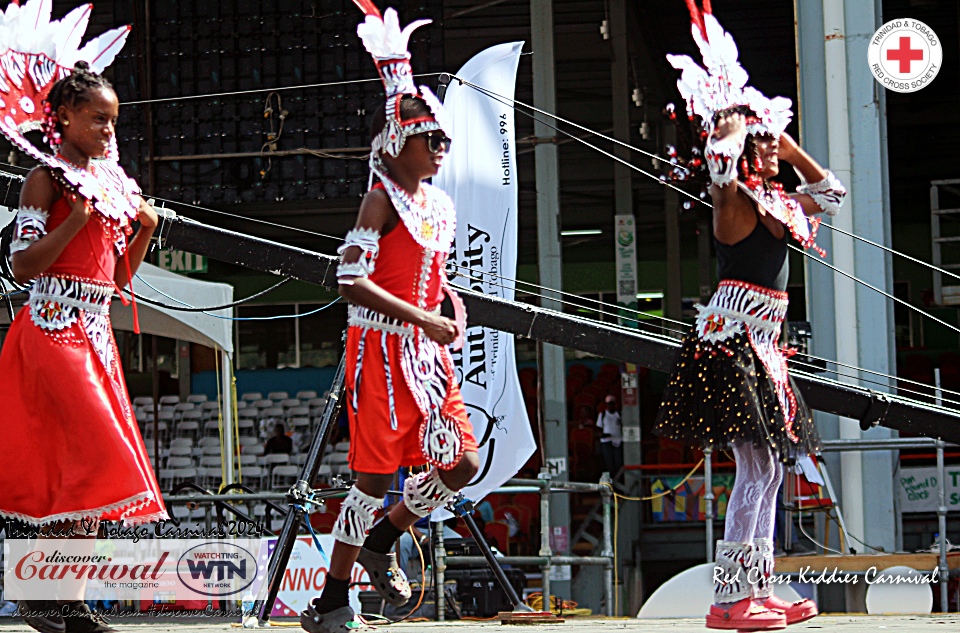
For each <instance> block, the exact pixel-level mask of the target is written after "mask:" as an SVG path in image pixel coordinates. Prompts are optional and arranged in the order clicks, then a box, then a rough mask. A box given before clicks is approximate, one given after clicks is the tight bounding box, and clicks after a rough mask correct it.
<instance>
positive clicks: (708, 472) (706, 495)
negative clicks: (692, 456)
mask: <svg viewBox="0 0 960 633" xmlns="http://www.w3.org/2000/svg"><path fill="white" fill-rule="evenodd" d="M713 500H714V496H713V448H712V447H710V446H706V447H704V449H703V502H704V509H703V514H704V519H706V521H707V523H706V532H707V562H708V563H712V562H713Z"/></svg>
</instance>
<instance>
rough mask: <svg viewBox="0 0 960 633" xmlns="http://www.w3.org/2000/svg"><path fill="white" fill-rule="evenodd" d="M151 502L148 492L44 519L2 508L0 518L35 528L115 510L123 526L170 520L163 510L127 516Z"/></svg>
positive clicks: (92, 516)
mask: <svg viewBox="0 0 960 633" xmlns="http://www.w3.org/2000/svg"><path fill="white" fill-rule="evenodd" d="M151 501H156V497H154V495H153V492H151V491H149V490H148V491H146V492H141V493H138V494H136V495H134V496H132V497H129V498H127V499H124V500H123V501H119V502H117V503H112V504H110V505H106V506H101V507H99V508H91V509H89V510H75V511H73V512H61V513H60V514H53V515H50V516H45V517H33V516H30V515H27V514H23V513H21V512H13V511H12V510H4V509H3V508H0V516H5V517H9V518H11V519H16V520H17V521H23V522H24V523H28V524H30V525H36V526H41V525H45V524H47V523H56V522H58V521H81V520H83V519H90V518H94V519H99V518H101V517H102V516H103V515H104V514H109V513H111V512H116V511H117V510H120V511H121V514H120V521H121V522H122V523H123V524H124V525H139V524H141V523H151V522H153V521H160V520H164V519H169V518H170V516H169V515H168V514H167V512H166V511H165V510H161V511H160V512H155V513H153V514H149V515H145V516H135V517H131V516H129V515H130V514H132V513H134V512H136V511H137V510H139V509H140V508H143V507H145V506H146V505H147V504H149V503H150V502H151Z"/></svg>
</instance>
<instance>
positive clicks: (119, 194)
mask: <svg viewBox="0 0 960 633" xmlns="http://www.w3.org/2000/svg"><path fill="white" fill-rule="evenodd" d="M52 5H53V2H52V0H28V1H27V2H26V3H24V4H23V5H22V6H21V5H20V4H19V3H18V1H17V0H14V1H13V2H11V3H10V4H9V5H7V8H6V10H5V11H4V12H3V13H2V14H0V133H2V134H3V135H4V136H6V137H7V138H8V139H9V140H10V142H12V143H13V144H14V145H16V146H17V148H19V149H20V150H22V151H23V152H25V153H26V154H28V155H30V156H32V157H33V158H35V159H36V160H38V161H40V162H41V163H44V164H45V165H47V166H48V167H50V168H51V169H53V170H54V171H55V172H56V173H57V174H58V175H59V176H62V177H63V178H64V179H65V181H66V182H67V183H68V184H69V185H70V186H71V187H73V188H74V189H75V190H76V191H77V192H78V193H79V194H80V195H82V196H83V197H84V198H87V199H88V200H90V201H91V202H93V204H94V207H95V208H96V209H97V210H98V211H99V212H101V213H103V214H104V215H105V216H107V217H110V218H113V219H116V220H119V219H121V218H124V217H125V218H129V219H133V218H135V217H136V216H137V203H136V202H135V200H134V199H133V198H132V196H133V194H138V193H139V188H138V187H137V186H136V183H134V182H133V181H132V180H130V179H129V178H127V176H126V174H125V173H124V172H123V169H121V168H120V166H119V165H118V164H117V155H116V139H112V142H111V151H110V153H109V154H108V156H107V158H105V159H102V160H97V161H95V168H96V169H95V171H96V172H97V175H94V174H92V173H91V172H88V171H85V170H81V169H77V168H75V167H72V166H71V165H70V164H69V163H66V162H65V161H63V160H60V159H59V158H57V157H56V156H54V155H52V154H48V153H46V152H43V151H41V150H40V149H38V148H37V147H36V146H35V145H34V144H33V143H31V142H30V141H28V140H27V139H26V138H25V137H24V134H25V133H26V132H29V131H31V130H37V129H40V128H41V124H42V122H43V120H44V117H45V113H44V107H43V106H44V103H43V102H44V101H45V100H46V98H47V95H49V94H50V89H51V88H52V87H53V84H55V83H56V82H57V81H58V80H59V79H62V78H63V77H67V76H68V75H70V73H71V72H72V71H73V67H74V65H75V64H76V63H77V62H79V61H85V62H87V64H89V65H90V70H91V71H93V72H95V73H101V72H103V70H104V69H105V68H106V67H107V66H109V65H110V64H111V63H112V62H113V60H114V58H115V57H116V56H117V53H118V52H120V49H122V48H123V45H124V43H125V42H126V40H127V35H128V34H129V33H130V27H129V26H122V27H120V28H116V29H113V30H111V31H107V32H106V33H104V34H102V35H100V36H99V37H97V38H95V39H93V40H91V41H90V42H88V43H87V44H86V45H85V46H84V47H83V48H80V40H81V39H82V38H83V34H84V32H85V31H86V29H87V23H88V22H89V20H90V13H91V12H92V11H93V5H92V4H85V5H82V6H79V7H77V8H76V9H74V10H73V11H71V12H70V13H68V14H67V15H66V16H65V17H64V18H63V19H62V20H52V21H51V20H50V15H51V9H52Z"/></svg>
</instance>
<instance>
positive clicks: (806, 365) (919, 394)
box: [789, 359, 960, 408]
mask: <svg viewBox="0 0 960 633" xmlns="http://www.w3.org/2000/svg"><path fill="white" fill-rule="evenodd" d="M789 362H790V363H791V364H793V365H794V366H799V367H801V368H809V369H807V371H813V370H815V371H824V370H823V368H822V367H818V366H816V365H811V364H810V363H806V362H804V361H798V360H794V359H791V360H790V361H789ZM826 372H827V373H830V374H835V375H836V376H837V377H838V378H849V379H851V380H854V381H857V382H858V383H866V384H868V385H877V386H879V387H886V388H892V389H896V390H897V391H896V394H895V395H901V396H903V395H906V394H910V395H911V396H916V397H917V399H921V398H922V399H927V400H929V399H932V398H934V397H935V396H934V395H933V394H930V393H923V392H921V391H916V390H914V389H907V388H905V387H898V386H896V385H888V384H886V383H882V382H879V381H877V380H871V379H869V378H862V377H860V376H851V375H849V374H843V373H840V372H839V371H837V370H835V369H827V370H826ZM837 382H844V381H841V380H838V381H837ZM844 384H850V383H844ZM917 384H919V385H921V386H923V387H926V388H928V389H935V387H933V386H932V385H927V384H924V383H917ZM858 386H861V387H864V388H868V387H866V386H865V385H864V384H860V385H858ZM941 391H944V390H941ZM948 393H952V394H955V395H960V394H957V392H948ZM940 402H941V403H950V404H955V405H958V406H960V400H953V399H949V398H943V397H941V398H940ZM947 408H952V407H947Z"/></svg>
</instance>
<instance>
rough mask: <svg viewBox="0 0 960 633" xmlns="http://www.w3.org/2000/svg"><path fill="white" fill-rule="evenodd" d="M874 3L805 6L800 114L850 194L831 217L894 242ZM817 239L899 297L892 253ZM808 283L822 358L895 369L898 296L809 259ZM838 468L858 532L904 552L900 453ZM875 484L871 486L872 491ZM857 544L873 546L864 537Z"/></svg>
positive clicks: (854, 433)
mask: <svg viewBox="0 0 960 633" xmlns="http://www.w3.org/2000/svg"><path fill="white" fill-rule="evenodd" d="M872 5H873V3H870V4H862V3H861V4H858V5H857V6H856V7H853V6H844V3H843V2H841V1H840V0H821V2H819V3H818V2H795V8H796V14H797V41H798V47H797V49H798V54H799V84H800V86H799V87H800V91H799V94H800V103H799V105H798V107H797V108H796V111H797V112H798V116H799V119H800V135H801V138H800V142H801V144H802V145H803V147H804V148H805V149H807V151H808V152H810V153H811V154H812V155H813V156H814V157H815V158H816V159H817V160H818V161H820V162H821V163H822V164H823V165H824V166H826V167H828V168H830V169H832V170H833V171H834V173H836V174H837V176H838V177H839V178H840V179H841V180H843V181H844V183H845V184H846V186H847V188H848V191H849V196H848V198H847V201H846V202H845V203H844V206H843V209H842V210H841V213H840V215H838V216H836V217H835V218H832V219H830V218H825V220H826V221H828V222H830V223H832V224H833V225H835V226H837V227H839V228H843V229H844V230H846V231H849V232H852V233H855V234H857V235H860V236H863V237H865V238H867V239H870V240H873V241H876V242H878V243H881V244H885V245H888V246H889V245H890V243H891V239H890V209H889V190H888V185H887V176H886V160H887V156H886V147H885V143H886V129H885V124H884V104H885V100H884V99H883V92H884V90H883V89H882V88H881V87H879V86H877V85H876V84H875V82H874V80H873V77H872V76H871V75H870V74H869V73H865V72H863V71H864V70H865V69H864V68H861V67H860V65H861V64H863V65H866V63H867V62H866V47H867V43H868V41H869V39H870V37H871V36H872V35H873V32H874V31H875V30H876V28H877V27H878V26H879V25H880V21H881V20H880V11H879V8H878V7H877V6H872ZM878 95H880V98H878ZM817 242H818V243H819V244H820V245H821V246H822V247H823V248H824V249H826V251H827V253H828V256H827V261H828V262H830V263H832V264H833V265H834V266H836V267H837V268H840V269H841V270H844V271H845V272H848V273H851V274H854V275H856V276H857V277H859V278H860V279H863V280H865V281H867V282H868V283H870V284H872V285H875V286H877V287H879V288H884V289H886V290H887V291H888V292H892V266H891V262H890V258H889V256H887V255H885V254H884V253H883V251H881V250H879V249H877V248H875V247H871V246H869V245H867V244H863V243H860V242H856V241H854V240H853V239H851V238H848V237H845V236H843V235H840V234H839V233H835V232H833V231H831V230H830V229H829V228H822V229H821V230H820V234H819V237H818V239H817ZM805 277H806V288H807V316H808V318H809V320H810V322H811V324H812V327H813V340H812V352H813V353H814V354H815V355H817V356H821V357H824V358H829V359H837V360H839V361H841V362H843V363H847V364H849V365H854V366H858V367H864V368H866V369H871V370H873V371H879V372H883V373H887V374H890V373H893V369H894V367H895V345H894V331H893V329H894V328H893V306H892V305H891V304H890V303H889V302H888V300H887V299H885V298H884V297H882V296H881V295H879V294H877V293H874V292H873V291H871V290H869V289H867V288H864V287H863V286H860V285H859V284H855V283H854V282H853V281H852V280H849V279H847V278H845V277H842V276H840V275H838V274H837V273H834V272H833V271H831V270H830V269H828V268H826V267H825V266H821V265H820V264H818V263H816V262H812V261H809V260H807V261H806V263H805ZM832 368H833V367H831V369H832ZM844 373H847V374H850V373H852V372H851V371H850V370H844ZM816 420H817V425H818V428H819V429H820V433H821V435H822V436H823V437H824V438H825V439H833V438H844V439H859V438H861V437H869V438H874V437H892V436H894V435H895V433H894V432H893V431H890V430H889V429H883V428H876V429H873V430H871V431H868V432H867V433H862V432H861V431H860V428H859V422H858V421H856V420H849V419H846V418H838V417H837V416H833V415H825V414H816ZM832 462H833V463H829V464H828V469H829V472H830V476H831V478H832V479H833V480H834V482H839V485H838V486H837V492H838V493H839V496H840V501H841V509H842V511H843V513H844V518H845V519H846V523H847V527H848V529H849V530H850V531H851V534H852V535H853V536H855V537H857V538H859V539H861V540H863V541H865V542H867V543H870V544H871V545H876V546H879V547H883V548H884V549H887V550H888V551H889V550H891V549H893V548H895V547H896V544H897V542H898V541H899V526H897V525H896V521H895V517H894V510H893V493H894V490H893V480H892V475H891V473H892V472H893V467H894V464H895V462H896V456H895V454H893V453H891V452H870V453H863V454H861V453H854V452H849V453H846V454H844V455H841V456H840V457H839V459H838V458H834V459H833V460H832ZM865 481H869V482H870V486H869V490H865V486H864V483H863V482H865ZM850 546H851V547H854V548H855V549H857V550H858V551H861V552H862V551H864V549H865V548H864V546H863V545H862V544H859V543H857V542H856V541H851V542H850Z"/></svg>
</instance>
